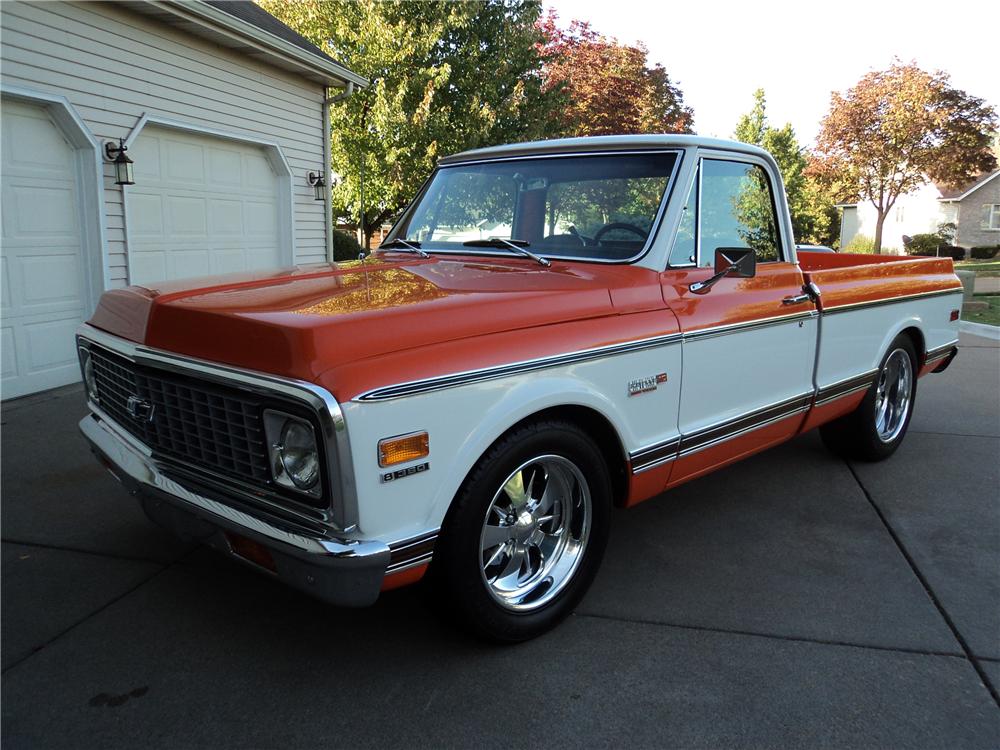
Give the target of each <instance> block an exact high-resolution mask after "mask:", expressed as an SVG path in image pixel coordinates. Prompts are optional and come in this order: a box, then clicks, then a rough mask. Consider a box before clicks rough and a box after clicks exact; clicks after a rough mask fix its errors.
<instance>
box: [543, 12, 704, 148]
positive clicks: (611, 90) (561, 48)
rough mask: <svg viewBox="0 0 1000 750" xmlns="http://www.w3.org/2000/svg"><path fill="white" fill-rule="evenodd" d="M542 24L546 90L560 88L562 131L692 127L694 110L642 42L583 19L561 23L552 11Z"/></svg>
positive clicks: (613, 131) (580, 133)
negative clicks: (609, 34) (619, 36)
mask: <svg viewBox="0 0 1000 750" xmlns="http://www.w3.org/2000/svg"><path fill="white" fill-rule="evenodd" d="M539 27H540V29H541V31H542V34H543V35H544V37H545V39H546V42H545V44H544V45H543V47H542V56H543V59H544V60H545V63H544V67H543V75H544V83H543V90H548V91H551V90H559V91H561V92H562V93H563V95H564V102H565V104H564V106H563V108H562V110H561V111H560V112H559V114H558V115H557V117H558V119H559V121H560V124H561V127H562V131H563V134H564V135H568V136H573V135H575V136H587V135H618V134H624V133H690V132H691V123H692V113H691V109H690V107H686V106H685V105H684V97H683V95H682V93H681V90H680V89H679V88H678V87H677V86H676V85H675V84H674V83H672V82H671V81H670V78H669V76H668V75H667V72H666V70H665V69H664V68H663V66H662V65H660V64H655V65H652V66H651V65H650V64H649V61H648V56H649V52H648V50H647V49H646V47H645V46H644V45H642V44H639V45H636V46H631V45H627V44H622V43H620V42H618V40H616V39H613V38H610V37H606V36H604V35H602V34H599V33H598V32H596V31H594V29H592V28H591V26H590V24H589V23H586V22H584V21H573V22H572V23H570V25H569V28H566V29H561V28H559V26H558V24H557V16H556V14H555V13H554V12H552V11H550V12H549V13H548V14H546V15H545V16H544V17H543V18H542V19H541V20H540V21H539Z"/></svg>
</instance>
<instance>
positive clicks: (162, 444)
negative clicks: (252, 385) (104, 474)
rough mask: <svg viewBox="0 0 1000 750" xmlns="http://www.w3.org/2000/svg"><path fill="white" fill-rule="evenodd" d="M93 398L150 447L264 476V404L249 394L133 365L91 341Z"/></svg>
mask: <svg viewBox="0 0 1000 750" xmlns="http://www.w3.org/2000/svg"><path fill="white" fill-rule="evenodd" d="M90 356H91V360H92V362H93V367H94V377H95V380H96V382H97V394H98V398H99V406H100V407H101V409H103V410H104V411H105V412H106V413H107V415H108V416H109V417H111V418H112V419H114V420H115V421H116V422H117V423H118V424H119V425H120V426H122V427H123V428H125V429H126V430H128V431H129V432H130V433H132V434H133V435H135V436H136V437H137V438H138V439H139V440H141V441H142V442H143V443H145V444H146V445H147V446H149V447H150V449H152V451H153V454H154V455H156V456H160V457H165V458H167V459H171V460H173V461H177V462H180V463H182V464H184V465H193V466H194V467H198V468H202V469H208V470H209V471H212V472H216V473H220V474H224V475H228V476H232V477H234V478H237V479H240V480H243V481H245V482H252V483H254V484H268V483H269V481H270V478H271V473H270V469H269V468H268V454H267V444H266V440H265V436H264V425H263V421H262V414H263V409H264V406H263V404H262V402H261V401H259V400H258V399H256V398H255V397H254V396H253V395H252V394H249V393H247V392H243V391H237V390H234V389H229V388H225V387H220V386H216V385H215V384H212V383H206V382H204V381H200V380H197V379H194V378H189V377H185V376H183V375H175V374H173V373H170V372H166V371H163V370H156V369H152V368H146V367H140V366H137V365H136V364H135V363H134V362H131V361H129V360H127V359H125V358H124V357H120V356H118V355H117V354H115V353H114V352H111V351H108V350H107V349H104V348H102V347H99V346H92V347H91V348H90Z"/></svg>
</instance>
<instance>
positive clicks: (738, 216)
mask: <svg viewBox="0 0 1000 750" xmlns="http://www.w3.org/2000/svg"><path fill="white" fill-rule="evenodd" d="M701 169H702V175H701V197H700V200H699V206H698V212H699V219H700V220H699V232H700V239H699V241H700V245H701V250H700V257H699V262H700V264H701V265H702V266H711V265H713V264H714V262H715V251H716V250H717V249H719V248H731V247H749V248H751V249H753V251H754V252H755V253H756V255H757V262H758V263H766V262H769V261H776V260H780V259H781V251H780V249H779V245H780V235H779V234H778V214H777V211H776V210H775V203H774V193H773V191H772V189H771V181H770V179H768V176H767V172H765V171H764V169H763V168H762V167H760V166H758V165H756V164H746V163H743V162H736V161H722V160H719V159H705V160H704V161H703V162H702V165H701Z"/></svg>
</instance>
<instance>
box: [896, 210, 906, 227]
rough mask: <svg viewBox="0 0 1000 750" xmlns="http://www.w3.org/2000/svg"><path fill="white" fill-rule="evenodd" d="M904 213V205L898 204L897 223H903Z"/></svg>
mask: <svg viewBox="0 0 1000 750" xmlns="http://www.w3.org/2000/svg"><path fill="white" fill-rule="evenodd" d="M903 213H904V211H903V207H902V206H896V223H897V224H902V223H903Z"/></svg>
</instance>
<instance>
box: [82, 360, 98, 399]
mask: <svg viewBox="0 0 1000 750" xmlns="http://www.w3.org/2000/svg"><path fill="white" fill-rule="evenodd" d="M79 354H80V369H81V370H82V371H83V386H84V388H86V389H87V398H89V399H90V400H91V401H93V402H94V403H95V404H97V403H100V399H99V398H98V397H97V378H96V377H94V362H93V360H92V359H91V358H90V349H88V348H86V347H85V346H81V347H79Z"/></svg>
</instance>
